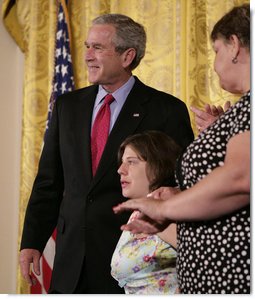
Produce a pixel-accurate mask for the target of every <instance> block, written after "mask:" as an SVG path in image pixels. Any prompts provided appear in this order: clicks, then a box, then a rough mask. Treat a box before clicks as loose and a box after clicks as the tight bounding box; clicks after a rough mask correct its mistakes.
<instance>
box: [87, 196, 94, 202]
mask: <svg viewBox="0 0 255 299" xmlns="http://www.w3.org/2000/svg"><path fill="white" fill-rule="evenodd" d="M87 199H88V201H89V202H90V203H91V202H93V197H92V196H91V195H88V197H87Z"/></svg>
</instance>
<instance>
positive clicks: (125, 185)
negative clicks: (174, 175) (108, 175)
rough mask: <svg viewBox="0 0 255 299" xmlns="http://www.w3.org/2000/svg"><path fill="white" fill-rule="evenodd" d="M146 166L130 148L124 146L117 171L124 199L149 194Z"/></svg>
mask: <svg viewBox="0 0 255 299" xmlns="http://www.w3.org/2000/svg"><path fill="white" fill-rule="evenodd" d="M146 164H147V162H145V161H143V160H141V158H139V157H138V155H137V153H136V152H135V151H134V150H133V149H132V148H131V147H130V146H126V148H125V150H124V153H123V156H122V163H121V165H120V167H119V169H118V174H119V175H120V182H121V188H122V195H123V196H124V197H128V198H138V197H144V196H146V195H147V194H148V193H149V185H150V182H149V179H148V177H147V174H146Z"/></svg>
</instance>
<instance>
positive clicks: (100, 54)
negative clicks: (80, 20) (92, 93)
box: [85, 24, 126, 92]
mask: <svg viewBox="0 0 255 299" xmlns="http://www.w3.org/2000/svg"><path fill="white" fill-rule="evenodd" d="M115 33H116V30H115V28H114V26H112V25H109V24H102V25H93V26H92V27H91V28H90V30H89V33H88V38H87V40H86V42H85V46H86V48H87V50H86V54H85V60H86V63H87V66H88V79H89V81H90V82H91V83H94V84H101V85H103V86H104V87H105V89H106V90H109V91H111V92H113V91H114V90H116V89H118V88H119V87H120V86H121V85H122V84H123V83H124V82H125V81H126V70H125V68H124V66H123V59H124V53H123V54H119V53H117V52H116V51H115V45H114V44H113V42H112V40H113V37H114V36H115ZM123 80H124V81H123Z"/></svg>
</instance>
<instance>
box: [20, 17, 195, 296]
mask: <svg viewBox="0 0 255 299" xmlns="http://www.w3.org/2000/svg"><path fill="white" fill-rule="evenodd" d="M145 44H146V34H145V31H144V28H143V26H141V25H140V24H138V23H136V22H134V21H133V20H132V19H130V18H129V17H126V16H123V15H118V14H108V15H103V16H101V17H98V18H96V19H95V20H94V21H93V24H92V27H91V28H90V30H89V33H88V38H87V40H86V42H85V45H86V48H87V50H86V62H87V66H88V74H89V80H90V82H91V83H93V84H94V85H92V86H90V87H86V88H83V89H79V90H76V91H73V92H71V93H68V94H64V95H62V96H60V97H59V98H58V99H57V101H56V103H55V107H54V110H53V115H52V120H51V123H50V126H49V130H48V134H47V136H46V139H45V144H44V148H43V152H42V155H41V159H40V163H39V169H38V174H37V176H36V179H35V182H34V186H33V190H32V193H31V197H30V199H29V203H28V207H27V211H26V216H25V222H24V229H23V235H22V241H21V252H20V266H21V272H22V274H23V276H24V277H25V279H26V280H27V281H28V283H30V284H31V283H32V281H31V276H30V273H29V266H30V264H31V263H32V264H33V266H34V269H35V271H36V272H37V273H39V271H40V269H39V259H40V256H41V253H42V252H43V249H44V247H45V245H46V243H47V240H48V239H49V237H50V236H51V234H52V232H53V230H54V228H55V227H57V240H56V255H55V260H54V266H53V274H52V281H51V287H50V292H51V293H66V294H67V293H97V294H111V293H112V294H113V293H123V290H122V289H121V288H119V286H118V285H117V282H116V281H115V280H114V279H113V278H112V277H111V274H110V262H111V257H112V253H113V251H114V249H115V246H116V244H117V242H118V239H119V237H120V234H121V231H120V229H119V228H120V226H121V224H123V223H126V221H127V219H128V216H129V215H127V214H126V215H115V214H114V213H113V211H112V207H113V206H116V205H117V204H118V203H119V202H121V201H123V200H125V199H124V198H123V197H122V195H121V187H120V182H119V176H118V174H117V168H118V166H117V150H118V147H119V145H120V143H121V142H122V141H123V140H124V139H125V138H126V137H127V136H128V135H131V134H134V133H138V132H142V131H145V130H150V129H153V130H160V131H163V132H165V133H167V134H168V135H170V136H171V137H172V138H173V139H175V141H176V142H177V143H178V144H179V145H180V146H182V147H186V146H187V145H188V144H189V143H190V142H191V141H192V139H193V133H192V129H191V127H190V121H189V115H188V112H187V109H186V106H185V104H184V103H183V102H182V101H180V100H178V99H177V98H175V97H173V96H171V95H169V94H166V93H163V92H161V91H158V90H156V89H153V88H151V87H148V86H146V85H144V84H143V83H142V82H141V81H139V79H138V78H136V77H133V76H132V70H133V69H134V68H135V67H136V66H137V65H138V64H139V62H140V60H141V59H142V58H143V56H144V53H145ZM106 94H112V95H113V97H114V101H113V102H112V103H111V105H110V110H111V118H110V129H109V137H108V140H107V143H106V145H105V148H104V151H103V154H102V157H101V160H100V162H99V165H98V167H97V170H96V172H95V174H94V176H93V174H92V162H91V132H92V126H93V124H94V122H95V118H96V114H97V112H98V110H99V109H100V106H101V105H102V99H103V98H104V97H105V96H106Z"/></svg>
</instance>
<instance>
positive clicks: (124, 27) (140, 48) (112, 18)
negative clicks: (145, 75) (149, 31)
mask: <svg viewBox="0 0 255 299" xmlns="http://www.w3.org/2000/svg"><path fill="white" fill-rule="evenodd" d="M92 24H93V25H98V24H110V25H113V26H114V27H115V29H116V36H115V37H114V38H113V41H112V42H113V44H114V45H115V50H116V52H119V53H121V54H122V53H123V52H125V51H126V50H127V49H129V48H134V49H135V50H136V56H135V58H134V60H133V61H132V63H131V65H130V67H131V70H133V69H135V68H136V67H137V66H138V65H139V63H140V61H141V59H142V58H143V57H144V54H145V48H146V32H145V30H144V27H143V26H142V25H141V24H139V23H137V22H135V21H134V20H132V19H131V18H130V17H128V16H125V15H122V14H105V15H102V16H99V17H97V18H95V19H94V20H93V21H92Z"/></svg>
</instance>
